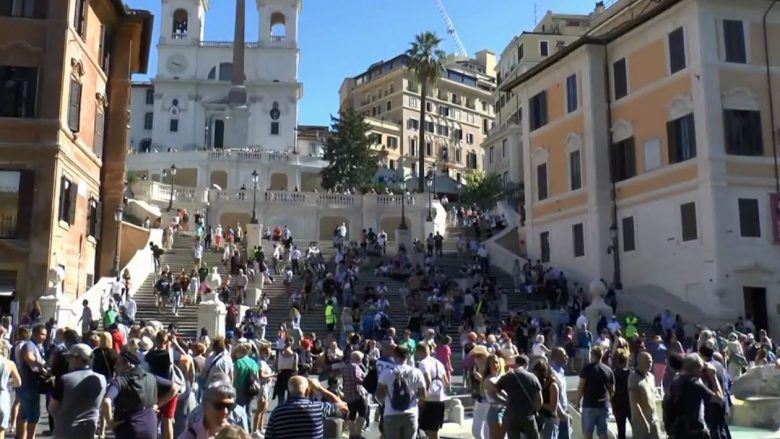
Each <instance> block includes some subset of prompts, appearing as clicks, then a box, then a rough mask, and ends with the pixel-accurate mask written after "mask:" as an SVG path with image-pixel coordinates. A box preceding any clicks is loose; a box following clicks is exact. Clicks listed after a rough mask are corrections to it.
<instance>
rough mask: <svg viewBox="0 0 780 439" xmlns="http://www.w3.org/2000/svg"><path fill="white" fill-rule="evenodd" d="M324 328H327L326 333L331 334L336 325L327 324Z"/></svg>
mask: <svg viewBox="0 0 780 439" xmlns="http://www.w3.org/2000/svg"><path fill="white" fill-rule="evenodd" d="M326 326H327V327H328V332H333V328H335V327H336V324H335V323H328V324H327V325H326Z"/></svg>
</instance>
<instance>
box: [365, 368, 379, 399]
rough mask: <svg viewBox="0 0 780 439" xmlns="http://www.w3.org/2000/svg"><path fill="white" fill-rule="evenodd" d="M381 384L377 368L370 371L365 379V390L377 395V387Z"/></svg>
mask: <svg viewBox="0 0 780 439" xmlns="http://www.w3.org/2000/svg"><path fill="white" fill-rule="evenodd" d="M378 384H379V373H378V372H377V371H376V366H373V367H371V368H369V369H368V373H366V376H365V377H363V388H364V389H366V391H367V392H368V393H370V394H372V395H373V394H375V393H376V387H377V385H378Z"/></svg>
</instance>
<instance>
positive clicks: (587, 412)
mask: <svg viewBox="0 0 780 439" xmlns="http://www.w3.org/2000/svg"><path fill="white" fill-rule="evenodd" d="M608 417H609V413H608V412H607V409H603V408H593V407H583V408H582V434H584V435H585V436H591V435H593V429H594V428H595V429H596V434H598V435H599V436H605V435H606V434H607V418H608Z"/></svg>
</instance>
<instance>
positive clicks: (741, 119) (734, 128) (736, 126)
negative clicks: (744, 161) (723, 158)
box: [723, 110, 764, 156]
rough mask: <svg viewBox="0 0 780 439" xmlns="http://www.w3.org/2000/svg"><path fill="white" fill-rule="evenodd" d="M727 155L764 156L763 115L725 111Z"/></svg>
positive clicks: (746, 111) (750, 112)
mask: <svg viewBox="0 0 780 439" xmlns="http://www.w3.org/2000/svg"><path fill="white" fill-rule="evenodd" d="M723 129H724V131H725V137H726V138H725V141H726V154H732V155H747V156H757V155H763V154H764V145H763V140H762V135H761V113H760V112H758V111H749V110H723Z"/></svg>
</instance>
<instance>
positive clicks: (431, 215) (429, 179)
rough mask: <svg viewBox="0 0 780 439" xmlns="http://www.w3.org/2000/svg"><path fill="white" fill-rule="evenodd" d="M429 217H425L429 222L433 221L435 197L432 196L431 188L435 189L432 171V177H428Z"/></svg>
mask: <svg viewBox="0 0 780 439" xmlns="http://www.w3.org/2000/svg"><path fill="white" fill-rule="evenodd" d="M427 183H428V218H426V219H425V221H427V222H429V223H430V222H433V198H432V197H431V193H432V192H431V190H432V189H433V173H431V176H430V178H428V182H427Z"/></svg>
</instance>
